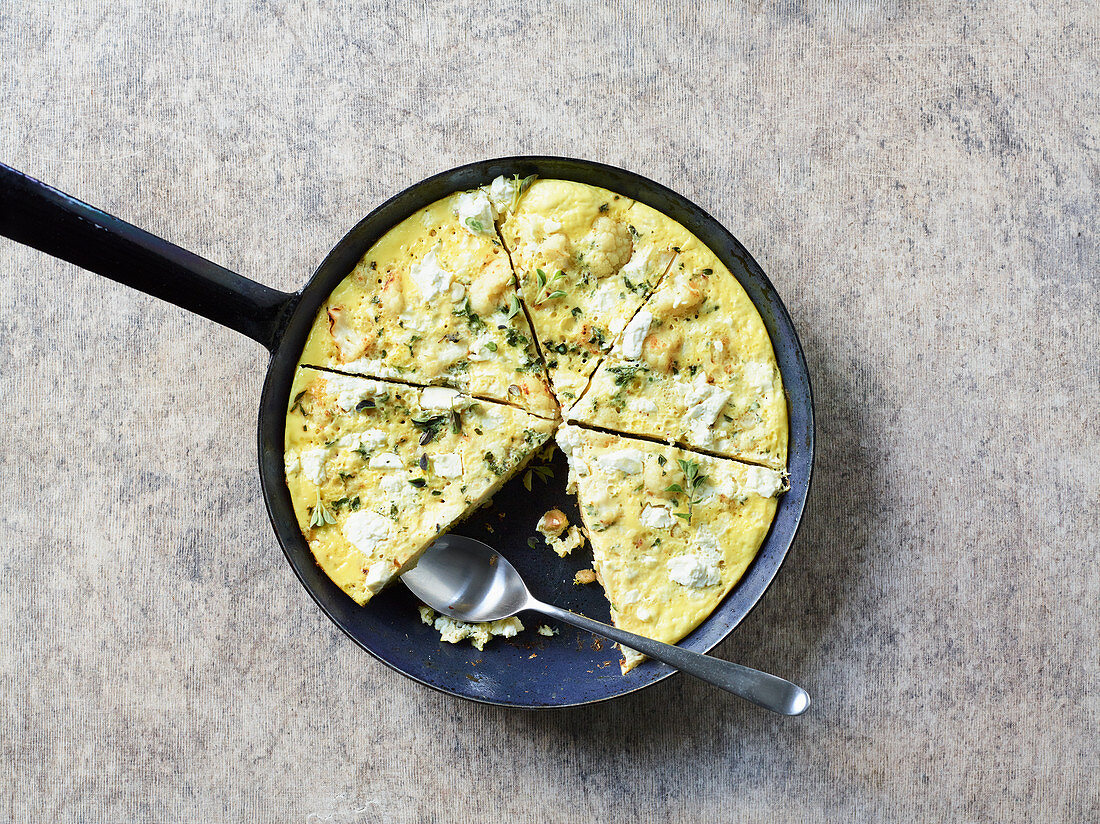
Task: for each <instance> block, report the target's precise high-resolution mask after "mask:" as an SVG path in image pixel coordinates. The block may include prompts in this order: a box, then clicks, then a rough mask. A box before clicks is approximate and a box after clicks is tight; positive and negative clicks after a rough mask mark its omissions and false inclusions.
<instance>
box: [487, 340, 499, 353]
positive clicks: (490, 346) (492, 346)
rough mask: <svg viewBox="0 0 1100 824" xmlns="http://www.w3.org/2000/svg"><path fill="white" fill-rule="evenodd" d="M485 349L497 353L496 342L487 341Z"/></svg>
mask: <svg viewBox="0 0 1100 824" xmlns="http://www.w3.org/2000/svg"><path fill="white" fill-rule="evenodd" d="M485 348H486V349H488V350H489V351H490V352H495V351H497V343H496V341H494V340H491V341H489V342H488V343H486V344H485Z"/></svg>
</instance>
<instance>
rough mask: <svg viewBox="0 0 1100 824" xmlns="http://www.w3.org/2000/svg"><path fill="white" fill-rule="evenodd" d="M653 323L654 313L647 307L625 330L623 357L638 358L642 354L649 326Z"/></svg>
mask: <svg viewBox="0 0 1100 824" xmlns="http://www.w3.org/2000/svg"><path fill="white" fill-rule="evenodd" d="M652 325H653V313H652V312H649V311H648V310H646V309H642V310H641V311H639V312H638V314H636V315H635V316H634V317H633V318H632V319H631V321H630V323H628V324H627V325H626V329H624V330H623V344H622V353H623V357H624V358H626V359H627V360H637V359H638V358H640V357H641V356H642V344H643V343H645V338H646V335H648V334H649V327H650V326H652Z"/></svg>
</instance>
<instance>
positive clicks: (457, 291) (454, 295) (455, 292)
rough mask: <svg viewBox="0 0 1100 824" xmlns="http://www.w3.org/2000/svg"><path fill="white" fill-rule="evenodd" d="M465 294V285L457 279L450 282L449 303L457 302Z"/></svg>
mask: <svg viewBox="0 0 1100 824" xmlns="http://www.w3.org/2000/svg"><path fill="white" fill-rule="evenodd" d="M465 296H466V287H465V286H463V285H462V284H461V283H459V282H458V281H457V280H456V281H455V282H454V283H452V284H451V303H458V302H459V301H460V300H462V298H463V297H465Z"/></svg>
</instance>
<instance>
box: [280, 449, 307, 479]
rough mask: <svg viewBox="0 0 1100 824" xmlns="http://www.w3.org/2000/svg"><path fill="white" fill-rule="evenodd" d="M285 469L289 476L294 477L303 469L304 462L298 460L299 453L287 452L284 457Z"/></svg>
mask: <svg viewBox="0 0 1100 824" xmlns="http://www.w3.org/2000/svg"><path fill="white" fill-rule="evenodd" d="M283 468H284V469H285V470H286V474H287V475H293V474H294V473H295V472H297V471H298V470H299V469H301V468H302V462H301V461H300V460H299V459H298V453H297V452H287V453H286V454H285V455H283Z"/></svg>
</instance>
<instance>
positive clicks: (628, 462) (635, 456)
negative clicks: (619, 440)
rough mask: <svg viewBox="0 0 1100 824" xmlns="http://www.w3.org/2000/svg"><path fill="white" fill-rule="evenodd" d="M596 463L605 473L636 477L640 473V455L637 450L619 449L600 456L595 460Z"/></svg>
mask: <svg viewBox="0 0 1100 824" xmlns="http://www.w3.org/2000/svg"><path fill="white" fill-rule="evenodd" d="M596 463H598V464H599V465H600V469H603V470H604V471H606V472H622V473H623V474H624V475H637V474H638V473H639V472H641V471H642V453H641V451H640V450H638V449H619V450H617V451H615V452H608V453H606V454H603V455H600V456H599V457H597V458H596Z"/></svg>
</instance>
